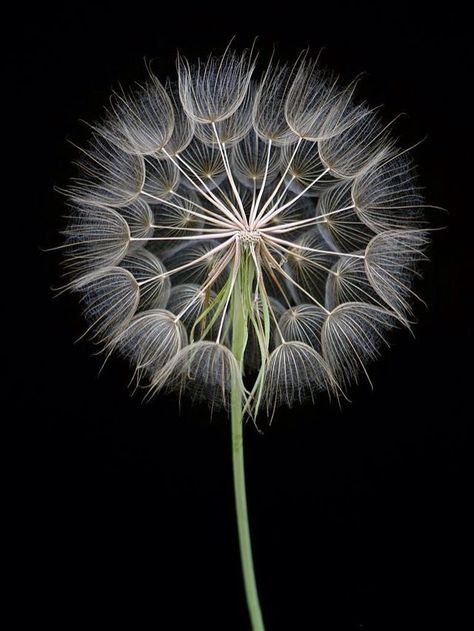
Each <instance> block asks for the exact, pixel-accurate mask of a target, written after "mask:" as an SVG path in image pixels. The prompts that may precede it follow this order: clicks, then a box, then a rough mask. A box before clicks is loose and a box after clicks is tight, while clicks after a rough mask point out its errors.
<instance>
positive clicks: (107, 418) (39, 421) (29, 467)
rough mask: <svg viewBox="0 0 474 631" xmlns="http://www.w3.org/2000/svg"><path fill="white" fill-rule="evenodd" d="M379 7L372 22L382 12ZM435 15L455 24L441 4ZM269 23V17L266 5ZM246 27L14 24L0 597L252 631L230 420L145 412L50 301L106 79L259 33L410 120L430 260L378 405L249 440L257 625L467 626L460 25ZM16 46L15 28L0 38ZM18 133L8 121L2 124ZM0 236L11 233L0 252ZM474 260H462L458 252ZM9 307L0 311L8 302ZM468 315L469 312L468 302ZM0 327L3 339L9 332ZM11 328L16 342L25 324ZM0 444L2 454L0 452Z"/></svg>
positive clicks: (384, 20)
mask: <svg viewBox="0 0 474 631" xmlns="http://www.w3.org/2000/svg"><path fill="white" fill-rule="evenodd" d="M380 6H382V5H380ZM445 9H446V7H445ZM260 10H261V11H262V10H263V9H262V6H261V7H260ZM265 11H266V13H265V17H264V18H262V17H260V18H259V17H258V16H256V15H255V12H252V10H251V9H250V8H249V9H246V8H245V7H243V6H242V5H237V4H235V3H234V4H232V3H228V4H226V5H222V6H221V7H220V8H219V9H217V8H213V7H211V6H210V5H202V6H199V7H194V8H191V9H189V8H187V7H186V6H185V5H184V4H182V5H178V4H174V5H173V4H170V6H168V7H167V8H165V7H163V6H162V5H160V3H157V2H155V3H153V5H143V4H141V3H129V4H128V5H126V6H124V7H122V8H120V6H119V3H109V4H103V5H100V6H97V5H95V6H89V7H88V6H87V5H85V4H83V3H78V4H75V5H74V4H68V5H67V8H64V7H63V8H61V7H57V8H55V9H53V8H49V9H48V8H46V9H45V8H41V9H37V10H34V11H33V12H31V10H29V9H27V8H26V7H20V10H19V11H18V13H17V17H16V18H12V19H11V21H10V23H9V24H5V26H4V29H5V31H11V33H10V34H11V35H13V37H12V42H11V43H10V45H9V50H8V61H9V65H10V67H11V69H12V70H13V73H14V74H13V80H12V82H11V83H10V84H9V85H8V90H7V92H6V95H5V96H4V99H5V100H8V101H9V102H11V103H12V104H13V106H14V116H15V115H16V116H17V117H18V122H15V121H16V117H15V118H14V119H4V120H3V128H4V133H6V134H8V133H9V132H13V134H12V138H13V139H12V141H11V142H10V143H9V144H8V143H7V146H6V147H5V146H4V151H6V152H7V153H8V155H9V156H10V154H11V153H13V158H12V164H13V165H14V167H15V168H14V170H13V175H12V176H11V177H10V176H9V179H8V181H7V182H5V181H4V182H3V189H4V191H9V190H10V191H12V192H13V195H12V197H11V200H10V201H9V202H8V203H9V206H8V207H7V208H4V213H5V215H6V216H9V217H11V218H13V220H14V226H15V228H14V229H13V231H12V232H11V233H8V242H9V244H10V245H11V246H13V247H12V252H11V254H10V255H9V257H8V259H7V260H8V263H7V264H9V267H8V268H7V274H6V276H7V278H4V280H7V279H10V278H11V279H13V281H14V286H15V288H16V290H17V291H18V293H17V294H15V297H14V299H13V300H12V299H11V298H10V299H9V300H8V302H7V307H6V309H7V310H8V312H9V317H10V318H11V319H12V320H13V322H12V324H9V325H8V327H7V328H5V329H4V336H5V338H6V339H5V343H6V344H5V347H6V346H7V345H8V343H9V342H10V341H11V340H10V339H9V338H10V336H12V339H13V341H15V347H14V348H15V350H14V353H12V361H13V362H16V363H15V364H14V366H15V367H14V368H13V367H12V366H13V364H12V363H11V362H9V363H8V367H9V368H8V372H9V373H10V375H8V376H13V379H12V380H11V385H8V388H9V390H8V392H7V394H8V396H9V402H8V404H9V405H10V406H11V412H9V414H8V415H7V420H6V421H5V422H6V423H8V424H9V425H10V424H11V425H13V426H14V428H15V429H16V430H19V436H18V438H17V442H16V443H15V445H16V447H17V449H15V459H14V463H13V464H12V465H11V467H10V468H9V469H8V471H9V473H8V476H7V487H9V488H13V489H15V492H14V508H13V510H12V511H9V513H8V514H12V515H13V516H14V525H15V528H14V529H15V535H16V537H15V538H14V539H13V540H12V541H11V545H10V542H9V549H11V550H12V551H13V553H14V555H15V563H14V571H13V574H12V580H11V582H12V584H13V585H14V587H15V591H16V592H17V594H19V595H20V601H19V605H18V606H17V609H16V611H17V616H19V617H18V620H21V619H22V618H23V617H24V616H29V615H32V616H33V619H34V620H36V621H38V623H41V624H43V623H45V624H47V626H48V627H49V628H61V629H70V628H73V627H75V626H76V625H78V626H80V627H81V628H90V627H92V626H96V625H97V626H99V625H100V626H103V627H104V628H113V627H114V626H115V625H116V624H120V623H123V625H124V626H126V627H127V628H133V629H142V628H150V629H152V628H153V629H166V630H168V629H170V630H174V629H177V630H178V629H179V630H180V629H206V630H213V629H222V630H229V631H233V630H239V631H245V630H246V629H247V628H248V621H247V616H246V607H245V601H244V594H243V588H242V582H241V575H240V565H239V555H238V546H237V538H236V529H235V525H234V511H233V495H232V477H231V461H230V449H229V442H230V436H229V422H228V420H227V419H226V418H224V417H223V416H219V415H215V416H214V417H213V418H212V420H209V416H208V411H207V409H206V408H204V407H195V408H190V407H189V406H188V405H187V404H186V403H183V405H182V407H181V409H179V407H178V403H177V402H176V401H175V400H174V399H172V398H165V397H160V398H158V399H156V400H154V401H153V402H152V403H151V404H148V405H142V404H141V402H140V399H139V397H134V398H132V397H131V396H130V393H129V391H128V390H127V382H128V379H129V372H128V368H127V366H125V365H124V364H123V363H121V362H120V361H119V360H112V361H111V362H110V363H109V365H108V366H107V368H106V369H105V370H104V372H103V373H102V374H101V375H100V376H98V371H99V368H100V364H101V360H100V358H99V357H97V356H94V354H93V352H94V348H93V347H92V345H91V344H89V343H88V342H86V341H81V342H79V343H76V344H75V343H74V340H75V339H76V338H77V337H78V336H79V335H80V334H81V332H82V331H83V329H84V325H83V323H82V321H81V318H80V316H79V310H78V307H77V304H76V302H75V299H74V298H70V297H68V296H64V297H61V298H59V299H53V296H52V292H51V291H50V286H51V285H54V284H55V283H56V284H57V283H58V282H59V280H58V263H59V257H58V256H56V255H55V254H44V253H42V252H41V251H40V248H41V247H48V246H52V245H55V244H57V243H58V242H59V241H58V236H57V231H58V230H59V229H61V227H63V221H62V219H61V215H62V214H63V213H64V207H63V199H62V198H61V196H60V195H58V194H57V193H55V192H54V190H53V187H54V186H62V185H64V184H65V183H66V180H67V177H68V175H69V174H70V173H71V170H70V167H69V163H70V161H71V159H73V157H74V155H75V153H74V149H73V148H72V147H71V146H70V145H69V144H68V143H67V142H66V139H71V140H73V141H74V142H78V143H81V142H82V141H83V140H84V139H85V138H86V136H87V133H88V132H87V130H86V129H85V128H84V126H83V125H81V124H80V122H79V119H80V118H83V119H86V120H93V119H94V118H95V117H97V116H98V115H99V113H100V111H101V107H102V105H103V104H104V102H105V100H106V98H107V96H108V93H109V90H110V88H111V86H113V85H114V83H116V82H117V81H121V82H123V83H124V84H127V83H129V82H131V81H133V80H134V79H136V78H142V77H143V76H144V64H143V59H144V58H145V57H146V58H148V59H150V58H155V59H156V61H155V65H154V68H155V71H156V72H157V73H162V74H166V73H169V72H172V71H173V67H174V58H175V51H176V48H179V49H180V50H181V51H183V52H184V53H186V54H189V56H190V57H195V56H196V55H198V54H204V53H207V52H208V51H209V50H215V51H220V50H222V49H223V47H224V46H225V45H226V44H227V43H228V41H229V38H230V37H231V36H232V35H234V34H235V35H236V36H237V40H236V41H237V43H238V44H239V45H241V44H242V45H246V44H249V43H251V41H252V38H253V36H254V35H259V36H260V44H259V46H260V48H261V50H262V51H263V53H264V55H268V53H269V52H271V49H272V45H273V43H274V42H275V43H276V44H277V50H278V52H279V54H280V55H281V56H283V57H289V56H292V55H294V54H295V53H296V52H298V51H299V50H300V49H301V48H302V47H304V46H306V45H309V46H310V47H311V48H312V50H313V51H316V52H317V51H318V50H319V49H320V48H321V47H323V46H324V47H325V51H324V53H323V60H324V61H325V63H327V65H329V66H331V67H333V68H334V69H335V70H336V71H338V72H339V73H340V74H341V76H342V77H343V79H345V80H350V79H351V78H352V77H353V76H354V75H356V74H358V73H360V72H362V71H365V72H367V77H366V78H365V80H364V81H363V82H362V84H361V86H360V89H359V94H360V95H362V96H363V97H365V98H367V99H368V100H369V101H370V102H371V103H372V104H379V103H383V104H385V116H386V117H388V118H391V117H393V116H394V115H396V114H397V113H398V112H400V111H403V112H405V113H406V114H407V116H406V117H405V118H404V119H403V120H402V121H401V123H400V124H399V125H398V128H397V129H398V132H399V134H400V139H401V142H402V143H403V144H404V145H405V146H408V145H410V144H413V143H415V142H417V141H418V140H420V139H421V138H423V137H425V136H426V140H425V141H424V142H423V143H422V144H421V145H420V146H419V147H417V148H416V150H415V157H416V160H417V162H418V163H419V165H420V172H421V177H422V182H423V184H424V185H425V186H426V189H427V192H426V194H427V199H428V200H429V202H430V203H433V204H436V205H439V206H443V207H445V208H446V209H448V211H449V214H448V215H446V214H445V215H443V214H440V213H433V225H437V226H440V225H443V224H445V225H447V229H446V230H443V231H440V232H436V233H434V234H433V246H432V249H431V256H432V263H431V265H430V266H429V267H428V268H427V269H426V280H425V282H424V283H423V284H422V286H421V292H422V294H423V296H424V297H425V299H426V301H427V304H428V309H424V308H423V307H422V306H421V305H420V307H419V308H418V310H417V315H418V320H419V324H418V325H417V326H416V328H415V335H416V337H415V339H413V338H412V337H411V336H410V334H409V333H406V332H404V333H400V334H397V335H395V336H394V337H393V338H392V339H393V344H392V349H391V352H389V353H386V354H385V355H384V358H383V359H382V360H381V361H380V362H379V363H378V364H377V365H375V366H373V367H372V370H371V376H372V379H373V383H374V390H373V391H371V390H370V388H369V386H368V385H362V386H361V387H359V388H355V389H353V390H352V391H351V392H350V396H351V399H352V403H351V404H344V405H343V409H342V410H339V409H338V408H337V406H334V405H333V406H330V405H329V404H328V403H327V402H326V401H325V400H322V401H321V402H320V403H318V405H316V406H314V407H312V406H303V407H301V408H295V409H294V410H291V411H287V410H281V411H279V412H278V414H277V415H276V418H275V420H274V422H273V424H272V426H271V427H268V425H267V423H266V421H265V419H263V418H262V419H261V425H262V429H263V430H264V433H263V434H262V435H260V434H258V433H257V432H256V431H255V429H254V427H253V426H252V425H251V424H250V425H249V426H248V427H247V428H246V431H245V445H246V461H247V484H248V494H249V510H250V518H251V530H252V535H253V542H254V551H255V563H256V572H257V579H258V583H259V587H260V595H261V601H262V607H263V611H264V615H265V619H266V621H267V629H268V631H281V630H293V629H295V630H299V629H304V630H306V629H324V630H328V631H329V630H332V629H344V630H352V629H368V630H379V629H381V630H384V629H412V628H413V629H428V628H430V629H431V628H434V627H435V626H436V624H437V623H440V625H441V624H442V625H443V628H445V629H455V628H459V626H458V625H459V621H460V618H461V612H462V610H463V608H464V606H465V602H466V601H465V590H466V587H465V580H466V579H465V578H464V577H463V572H464V569H465V560H464V559H465V557H466V554H467V550H466V545H467V525H466V517H467V508H466V507H467V506H468V504H469V495H468V493H467V484H466V483H465V478H466V475H467V453H468V448H467V444H466V443H467V425H468V418H467V417H468V415H469V410H470V405H468V403H467V402H468V396H466V392H467V394H469V392H468V391H467V388H469V383H468V381H467V379H466V382H465V384H466V385H463V382H464V379H465V377H468V376H469V375H468V373H469V372H470V368H471V364H472V362H471V359H470V358H471V353H472V349H470V348H469V339H468V335H469V334H468V326H467V325H468V321H469V320H470V317H468V316H469V305H468V299H469V297H470V292H471V291H472V267H471V269H469V267H470V265H471V260H470V257H468V251H470V242H469V239H470V238H471V233H470V232H469V230H470V227H469V225H468V222H469V220H470V215H471V213H472V207H471V205H470V204H469V203H468V195H467V191H468V190H470V189H471V188H472V183H471V179H472V176H471V174H470V171H471V169H472V160H471V158H469V157H468V155H469V154H468V144H469V143H470V142H472V138H471V139H470V138H469V132H470V121H471V116H472V98H471V97H469V95H468V87H469V85H470V82H472V70H471V73H470V69H469V64H468V59H467V55H468V45H467V30H464V28H463V23H464V22H465V20H466V19H467V18H466V16H463V15H462V13H460V12H459V11H458V10H457V9H456V7H455V6H453V5H451V4H449V5H447V11H446V10H445V12H444V13H441V12H438V11H437V10H435V9H433V8H432V9H431V10H430V12H426V13H424V12H423V11H421V10H419V11H418V12H417V11H416V10H415V9H413V8H410V7H404V6H402V5H400V3H396V5H395V4H386V5H385V9H383V10H382V9H381V8H378V9H377V10H376V11H374V10H370V11H369V10H368V9H363V8H361V7H360V5H358V6H357V7H356V6H355V5H354V8H353V9H351V10H348V9H346V8H344V7H343V6H339V5H332V7H331V6H327V7H326V8H324V7H318V6H315V7H314V8H312V9H311V10H310V11H308V10H307V9H305V8H304V6H303V5H301V6H297V5H296V4H294V5H291V4H290V3H288V4H287V5H286V6H281V8H279V9H277V8H276V6H273V7H272V6H268V7H266V8H265ZM5 34H8V33H5ZM11 121H13V122H11ZM3 236H4V239H5V238H6V237H7V235H6V234H4V235H3ZM471 247H472V246H471ZM4 297H5V296H4ZM471 306H472V303H471ZM12 325H13V329H12ZM17 325H18V333H16V332H13V331H14V330H15V331H16V329H17ZM7 451H10V448H9V446H7Z"/></svg>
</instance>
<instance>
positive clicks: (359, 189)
mask: <svg viewBox="0 0 474 631" xmlns="http://www.w3.org/2000/svg"><path fill="white" fill-rule="evenodd" d="M356 84H357V81H354V82H352V83H351V84H349V85H343V84H342V83H341V82H340V81H339V80H338V79H337V78H336V76H335V75H334V74H333V73H332V72H331V71H329V70H326V69H325V68H323V67H322V66H321V64H320V63H319V62H318V61H314V60H312V59H311V58H310V56H309V55H308V54H305V55H302V56H301V57H300V58H299V59H298V61H297V62H296V63H289V62H285V61H283V62H280V61H277V60H275V59H272V61H271V62H270V63H269V64H268V65H267V66H266V67H265V66H264V67H257V60H256V55H255V53H254V51H250V52H249V51H244V52H243V53H238V52H235V51H232V50H230V49H227V50H226V52H225V53H224V54H223V55H220V56H215V55H211V56H210V57H208V58H207V60H205V61H199V62H198V63H192V62H189V61H188V60H186V59H185V58H184V57H182V56H180V57H179V58H178V65H177V77H175V78H171V79H163V80H162V81H160V80H159V79H158V78H157V77H155V76H154V75H153V74H152V73H151V72H150V71H149V76H148V77H147V79H146V81H144V82H141V83H139V84H137V85H136V86H135V87H134V88H132V89H130V90H127V89H125V90H121V91H120V92H117V93H114V94H113V95H112V97H111V100H110V104H109V105H108V107H107V109H106V111H105V115H104V117H103V119H102V120H101V121H99V122H98V123H96V124H94V125H93V130H94V131H93V134H92V136H91V139H90V142H89V143H88V145H87V146H86V147H85V148H84V149H83V150H82V155H81V157H80V158H79V160H78V162H77V169H78V172H77V175H76V177H75V178H74V179H73V180H72V182H71V184H70V186H69V189H68V194H69V203H70V207H71V210H70V212H69V216H70V218H69V224H68V226H67V228H66V230H65V238H66V243H65V245H64V252H65V261H64V263H65V271H66V273H67V274H68V275H69V276H70V284H69V287H70V288H71V289H73V290H74V291H75V292H77V293H78V294H79V295H80V304H81V306H82V308H83V311H84V314H85V317H86V320H87V321H88V327H89V328H88V332H90V334H91V336H92V338H93V340H94V341H95V342H96V343H98V344H101V345H104V346H105V348H106V350H107V352H108V353H111V352H117V353H118V354H121V355H122V356H125V357H127V358H129V359H130V360H131V363H132V365H133V366H134V370H135V374H136V376H137V378H138V379H140V380H144V381H145V382H146V383H147V384H148V385H149V387H150V392H151V393H152V394H153V393H155V392H158V391H159V390H161V389H173V388H174V389H176V390H178V391H179V392H189V393H191V396H192V397H194V398H195V399H199V400H202V399H206V400H207V401H208V402H209V403H210V404H211V405H212V406H213V407H214V406H216V405H219V404H223V405H228V404H229V400H230V393H231V391H233V389H234V390H235V389H237V390H238V391H239V392H240V397H241V399H242V401H243V406H244V408H245V410H246V411H247V412H249V413H253V414H255V413H256V412H257V411H258V409H259V407H260V405H261V403H262V402H263V403H265V406H266V409H267V412H268V413H269V414H273V411H274V409H275V407H276V406H277V405H280V404H282V403H286V404H288V405H292V404H294V403H296V402H300V401H303V400H304V399H305V398H308V397H310V398H313V399H314V398H315V397H316V396H318V395H319V393H320V392H321V391H326V392H336V393H338V392H340V391H341V388H347V387H349V385H350V384H351V383H353V382H356V381H357V380H358V379H359V378H360V376H361V375H366V376H368V369H367V364H368V363H369V362H370V361H372V360H374V359H375V358H376V357H377V356H378V355H379V353H380V351H381V349H382V348H383V347H384V346H385V343H386V340H387V335H388V333H389V331H390V330H391V329H393V328H394V327H395V326H399V325H410V324H411V322H412V320H413V299H414V298H415V296H416V294H415V292H414V289H413V283H414V280H415V279H416V278H417V277H418V276H419V269H420V263H421V262H422V261H423V260H424V259H425V258H426V254H425V250H426V247H427V245H428V234H427V231H426V229H425V228H424V223H423V208H424V201H423V199H422V197H421V195H420V189H419V187H418V184H417V180H416V171H415V168H414V165H413V162H412V160H411V158H410V157H409V156H408V154H407V153H406V152H405V151H404V150H403V149H399V148H397V146H396V143H395V141H394V139H393V138H392V136H391V130H390V125H386V124H385V122H384V121H383V120H382V118H381V116H380V112H379V110H378V109H373V108H371V107H369V106H368V105H367V104H366V103H364V102H362V101H359V100H357V99H356V98H355V96H354V94H355V90H356ZM244 379H245V387H244Z"/></svg>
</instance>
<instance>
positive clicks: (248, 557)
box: [231, 263, 265, 631]
mask: <svg viewBox="0 0 474 631" xmlns="http://www.w3.org/2000/svg"><path fill="white" fill-rule="evenodd" d="M247 272H248V266H247V265H246V264H245V263H243V265H242V267H241V270H240V271H239V277H238V279H237V282H236V286H235V290H234V292H233V309H232V352H233V353H234V355H235V357H236V359H237V361H238V362H239V365H240V366H242V364H243V354H244V351H245V346H246V341H247V323H248V311H247V308H246V306H245V300H244V298H243V292H244V291H245V287H246V285H245V283H246V276H247ZM231 426H232V464H233V471H234V493H235V508H236V513H237V529H238V534H239V545H240V558H241V562H242V573H243V578H244V585H245V595H246V598H247V606H248V610H249V615H250V621H251V625H252V631H265V627H264V624H263V618H262V612H261V610H260V603H259V600H258V592H257V584H256V581H255V571H254V567H253V558H252V544H251V540H250V530H249V521H248V512H247V495H246V490H245V469H244V443H243V431H242V428H243V405H242V389H241V387H240V384H238V383H235V384H232V392H231Z"/></svg>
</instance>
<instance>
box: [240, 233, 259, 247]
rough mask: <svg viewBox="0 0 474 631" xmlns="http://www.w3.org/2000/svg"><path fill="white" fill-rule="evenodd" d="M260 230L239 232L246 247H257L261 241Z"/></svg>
mask: <svg viewBox="0 0 474 631" xmlns="http://www.w3.org/2000/svg"><path fill="white" fill-rule="evenodd" d="M261 236H262V235H261V234H260V230H241V231H240V232H239V239H240V242H241V243H242V245H243V246H244V247H249V246H251V245H256V244H257V243H258V242H259V241H260V239H261Z"/></svg>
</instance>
